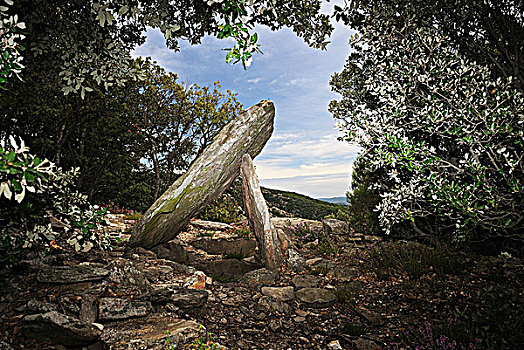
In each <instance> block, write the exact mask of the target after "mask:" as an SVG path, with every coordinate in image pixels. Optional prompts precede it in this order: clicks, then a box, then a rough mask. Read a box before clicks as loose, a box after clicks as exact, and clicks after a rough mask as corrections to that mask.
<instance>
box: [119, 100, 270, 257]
mask: <svg viewBox="0 0 524 350" xmlns="http://www.w3.org/2000/svg"><path fill="white" fill-rule="evenodd" d="M274 118H275V106H274V104H273V102H271V101H262V102H260V103H259V104H257V105H255V106H252V107H251V108H249V109H248V110H246V111H244V112H243V113H242V114H241V115H240V116H239V117H238V118H236V119H235V120H233V121H231V122H230V123H229V124H227V125H226V126H225V127H224V128H223V129H222V130H221V131H220V133H219V134H218V135H217V137H216V138H215V140H214V141H213V143H212V144H211V145H210V146H209V147H207V148H206V149H205V150H204V152H203V153H202V154H201V155H200V156H199V157H198V158H197V159H196V160H195V161H194V162H193V164H191V166H190V167H189V169H188V171H187V172H186V173H185V174H184V175H182V176H181V177H180V178H178V179H177V180H176V181H175V183H174V184H173V185H171V187H169V189H168V190H167V191H166V192H165V193H164V194H163V195H162V196H161V197H160V198H159V199H157V201H156V202H155V203H154V204H153V205H152V206H151V208H149V209H148V210H147V212H146V213H145V214H144V216H143V217H142V219H141V220H140V221H139V222H138V224H137V225H136V226H135V229H134V231H133V234H132V235H131V238H130V240H129V246H130V247H136V246H141V247H144V248H151V247H154V246H156V245H159V244H162V243H166V242H168V241H170V240H172V239H173V238H175V237H176V236H177V235H178V233H179V232H180V231H181V230H182V229H184V228H185V227H186V226H187V224H188V223H189V220H190V218H192V217H194V216H196V214H198V212H200V211H201V210H202V209H203V208H205V207H206V206H207V205H208V204H209V203H211V202H212V201H213V200H214V199H215V198H217V197H218V196H219V195H220V194H222V192H224V191H225V190H226V189H227V188H228V187H229V185H230V184H231V182H233V180H234V179H235V178H236V177H237V176H238V175H239V172H240V162H241V158H242V156H243V155H244V154H249V155H250V156H251V157H255V156H257V155H258V154H259V153H260V151H262V149H263V148H264V145H265V144H266V142H267V141H268V140H269V138H270V137H271V134H272V132H273V120H274Z"/></svg>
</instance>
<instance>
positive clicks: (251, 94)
mask: <svg viewBox="0 0 524 350" xmlns="http://www.w3.org/2000/svg"><path fill="white" fill-rule="evenodd" d="M255 31H256V32H257V33H258V34H259V43H260V44H261V45H262V47H261V49H262V51H263V52H264V54H263V55H256V56H255V57H254V60H253V63H252V65H251V67H248V69H247V70H246V71H245V70H244V69H243V68H242V66H241V65H239V64H237V65H234V66H232V65H228V64H226V63H225V52H224V51H223V50H222V49H223V48H227V47H231V46H232V45H233V44H232V41H228V40H218V39H216V38H213V37H205V38H204V39H203V41H202V44H201V45H194V46H191V45H189V44H188V43H186V42H182V43H181V51H180V52H177V53H175V52H172V51H171V50H169V49H168V48H167V47H166V45H165V40H164V38H163V36H162V34H161V33H160V32H159V31H155V30H149V31H148V32H147V42H146V43H145V44H144V45H142V46H141V47H139V48H137V49H136V50H135V52H134V56H151V57H152V58H153V59H154V60H155V61H157V62H158V64H160V65H161V66H162V67H164V68H165V69H166V70H168V71H172V72H175V73H176V74H177V75H178V76H179V78H180V81H183V82H187V83H196V84H198V85H200V86H206V85H208V86H211V85H212V84H213V82H214V81H217V80H219V81H220V83H221V86H222V87H223V88H224V89H229V90H231V91H233V92H236V93H238V96H237V99H238V100H239V101H240V102H241V103H242V104H243V105H244V106H245V107H246V108H247V107H249V106H251V105H253V104H256V103H258V102H259V101H260V100H264V99H268V100H272V101H274V102H275V105H276V109H277V114H276V118H275V130H274V133H273V136H272V137H271V139H270V140H269V142H268V144H267V145H266V147H265V149H264V150H263V151H262V153H261V154H260V155H259V156H258V157H256V159H255V165H256V168H257V174H258V176H259V179H260V182H261V185H262V186H266V187H270V188H276V189H280V190H287V191H293V192H298V193H302V194H306V195H309V196H311V197H315V198H318V197H335V196H344V195H345V193H346V191H347V190H348V188H349V181H350V176H351V164H352V162H353V160H354V158H355V157H356V155H357V152H358V149H357V148H356V147H355V146H352V145H349V144H347V143H344V142H340V141H337V136H338V135H339V133H338V130H337V129H336V128H335V120H334V119H333V118H332V116H331V114H330V113H329V112H328V110H327V109H328V104H329V101H331V100H333V99H337V98H339V96H338V95H337V94H335V93H332V92H331V91H330V87H329V80H330V76H331V74H332V73H333V72H338V71H340V70H341V69H342V67H343V66H344V62H345V60H346V58H347V56H348V54H349V46H348V39H349V35H350V34H351V32H350V30H349V29H347V28H345V27H343V26H339V25H337V26H336V30H335V32H334V34H333V36H332V37H331V44H329V45H328V50H327V51H320V50H314V49H311V48H309V47H308V46H307V45H306V44H305V43H304V42H303V41H302V39H300V38H298V37H297V36H296V35H295V34H294V33H293V32H292V31H291V30H289V29H283V30H280V31H278V32H271V31H270V30H268V29H267V28H265V27H257V28H255Z"/></svg>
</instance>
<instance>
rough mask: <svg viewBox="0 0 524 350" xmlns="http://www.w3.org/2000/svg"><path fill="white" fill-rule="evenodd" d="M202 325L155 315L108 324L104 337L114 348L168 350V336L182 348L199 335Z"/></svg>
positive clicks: (123, 349) (122, 349) (119, 349)
mask: <svg viewBox="0 0 524 350" xmlns="http://www.w3.org/2000/svg"><path fill="white" fill-rule="evenodd" d="M199 326H200V325H199V324H198V323H196V322H193V321H188V320H183V319H178V318H171V317H166V316H164V315H155V316H149V317H145V318H140V319H133V320H127V321H121V322H111V323H109V324H107V325H106V330H105V331H104V333H103V335H102V340H103V341H104V342H105V343H106V344H107V345H108V347H109V348H110V349H111V350H130V349H133V350H135V349H136V350H142V349H148V350H165V349H166V348H167V347H166V340H167V338H168V337H169V341H170V344H172V345H173V346H174V347H175V349H179V348H180V349H181V348H183V347H184V345H186V344H188V343H191V342H192V341H193V340H194V339H196V338H198V335H199ZM167 331H168V332H169V333H168V334H166V332H167Z"/></svg>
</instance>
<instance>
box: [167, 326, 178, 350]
mask: <svg viewBox="0 0 524 350" xmlns="http://www.w3.org/2000/svg"><path fill="white" fill-rule="evenodd" d="M164 334H165V335H167V337H166V347H165V350H175V349H176V347H175V344H173V343H172V341H171V332H170V331H168V330H167V331H164Z"/></svg>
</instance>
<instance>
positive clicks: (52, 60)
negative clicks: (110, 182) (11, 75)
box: [2, 0, 332, 96]
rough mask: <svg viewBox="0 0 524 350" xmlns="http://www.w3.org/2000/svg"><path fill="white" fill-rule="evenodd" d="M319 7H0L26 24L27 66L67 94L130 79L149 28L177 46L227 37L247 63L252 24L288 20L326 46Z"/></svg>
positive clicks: (85, 1)
mask: <svg viewBox="0 0 524 350" xmlns="http://www.w3.org/2000/svg"><path fill="white" fill-rule="evenodd" d="M8 2H10V1H8ZM320 6H321V1H298V0H292V1H287V0H286V1H283V0H281V1H272V0H271V1H270V0H263V1H256V2H252V1H251V2H249V3H247V2H245V1H239V0H225V1H212V0H209V1H204V0H198V1H187V0H171V1H164V0H148V1H140V0H100V1H97V0H72V1H60V0H50V1H36V0H20V1H17V2H15V3H14V4H13V5H12V6H11V7H9V8H8V9H7V11H6V12H5V13H6V16H15V15H16V16H18V18H20V19H21V20H22V21H23V22H24V23H25V24H26V25H27V29H26V30H25V35H26V38H25V40H24V41H23V42H24V44H25V46H26V47H27V50H26V53H25V62H26V66H28V67H34V68H35V69H38V71H39V72H41V74H52V75H56V74H59V75H60V77H61V79H62V85H63V87H62V88H63V92H64V93H65V94H68V93H72V92H78V93H79V94H80V95H81V96H85V94H86V92H90V91H92V89H94V87H95V86H97V85H102V86H104V87H105V88H106V89H107V88H109V87H110V86H112V85H114V84H115V83H117V84H123V83H124V82H125V80H126V79H129V78H130V77H136V73H137V71H135V70H133V69H132V65H131V58H130V52H131V50H132V49H133V48H135V47H136V46H138V45H140V44H142V43H143V42H144V41H145V37H144V35H143V33H144V32H145V30H146V28H147V27H152V28H159V29H160V30H161V31H162V33H163V34H164V36H165V38H166V40H167V44H168V47H169V48H171V49H173V50H175V51H176V50H178V49H179V46H178V40H181V39H183V40H188V41H189V42H190V43H192V44H196V43H199V42H200V40H201V38H202V37H203V36H204V35H214V36H217V37H219V38H228V37H232V38H234V39H235V40H236V44H235V46H234V47H233V48H231V49H230V52H229V53H228V55H227V59H228V61H231V60H235V61H240V62H242V64H243V65H248V64H249V62H250V59H251V56H252V55H253V54H254V53H255V52H257V51H259V48H258V44H257V40H258V37H257V35H256V33H255V34H251V32H250V31H251V29H252V28H253V26H254V25H256V24H264V25H267V26H269V27H270V28H271V29H272V30H276V29H279V28H282V27H283V26H289V27H292V28H293V30H294V31H295V32H296V33H297V35H299V36H301V37H303V38H304V40H305V41H306V42H307V43H308V44H310V45H312V46H314V47H321V48H323V47H325V45H326V44H327V42H326V38H327V37H328V36H329V34H330V33H331V31H332V27H331V25H330V24H329V17H328V16H327V15H324V14H320ZM2 13H4V12H2Z"/></svg>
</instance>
